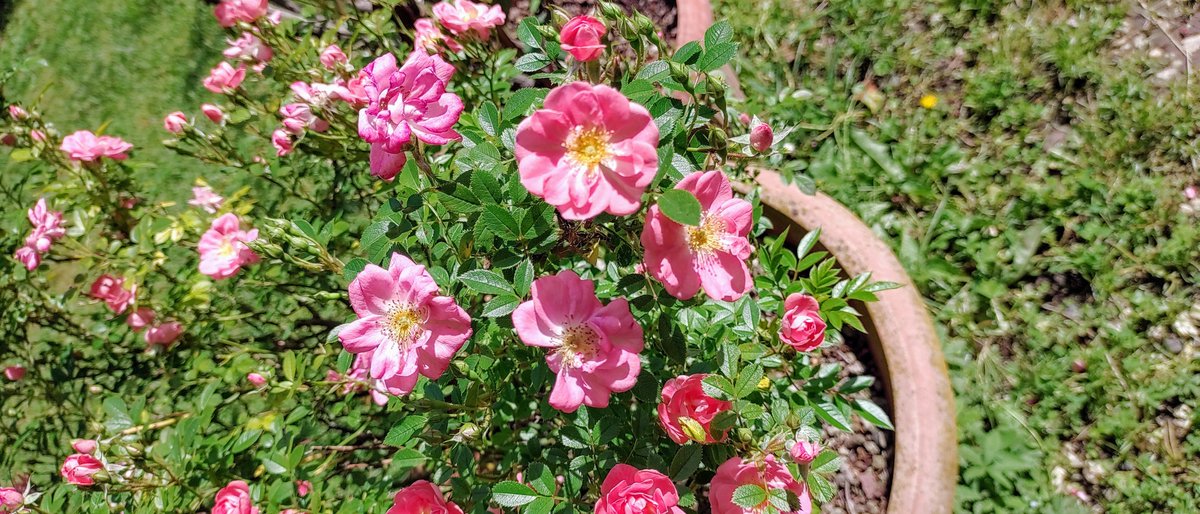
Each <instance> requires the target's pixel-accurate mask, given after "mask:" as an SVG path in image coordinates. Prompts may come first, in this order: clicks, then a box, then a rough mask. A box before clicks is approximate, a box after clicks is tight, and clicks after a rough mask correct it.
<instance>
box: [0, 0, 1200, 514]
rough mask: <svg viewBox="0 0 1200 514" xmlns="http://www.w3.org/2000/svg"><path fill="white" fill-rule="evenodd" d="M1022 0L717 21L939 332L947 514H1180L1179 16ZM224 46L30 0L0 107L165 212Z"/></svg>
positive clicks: (208, 36)
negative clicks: (952, 483)
mask: <svg viewBox="0 0 1200 514" xmlns="http://www.w3.org/2000/svg"><path fill="white" fill-rule="evenodd" d="M1027 3H1028V2H1017V3H1014V2H1008V1H1003V2H1002V1H999V0H993V1H987V0H958V1H942V2H917V1H912V0H890V1H886V2H885V1H878V0H871V1H868V0H847V1H839V2H820V1H816V0H724V1H721V2H718V11H719V13H720V15H723V16H724V17H726V18H728V19H730V20H731V21H732V22H733V24H734V26H735V27H736V30H737V33H738V36H737V39H738V40H740V41H741V42H742V49H743V50H742V51H743V53H744V54H745V55H748V56H749V57H750V58H751V59H749V60H747V61H745V62H742V64H743V66H742V67H741V68H740V69H738V70H737V71H738V72H739V75H740V77H741V78H742V86H743V88H744V89H745V91H746V93H747V96H748V98H749V100H748V101H747V104H746V105H745V108H746V109H747V110H749V111H753V112H762V113H771V115H772V118H771V119H772V121H773V122H774V123H775V124H776V125H777V126H780V125H799V127H800V129H799V130H797V131H795V132H793V133H792V135H791V136H790V138H789V140H788V141H787V143H788V145H789V149H790V150H789V152H790V153H791V154H792V155H790V156H789V157H790V158H788V159H786V161H785V162H782V163H780V164H781V166H786V167H790V168H792V169H796V170H801V169H802V170H806V172H807V174H808V175H809V176H811V177H812V178H813V179H815V181H816V184H817V187H819V188H820V189H822V190H823V191H825V192H827V193H829V194H831V195H833V196H834V197H836V198H838V199H840V200H841V201H843V202H844V203H846V204H847V205H848V206H850V207H851V209H853V210H854V211H855V212H857V213H858V214H859V215H860V216H862V217H863V219H865V220H866V221H867V222H868V223H869V224H871V225H872V226H874V227H875V228H876V230H877V231H878V232H879V233H880V234H881V235H882V236H884V237H885V238H886V239H887V240H888V241H890V242H891V243H892V246H893V248H894V250H895V251H896V253H897V254H898V255H899V256H900V257H901V260H902V261H903V262H904V263H905V265H906V266H907V267H908V269H909V272H910V273H911V274H912V276H913V278H914V279H915V280H916V282H917V284H918V285H919V287H920V288H921V291H922V292H923V293H924V295H925V297H926V298H927V302H928V305H929V308H930V310H931V311H932V312H933V313H934V315H935V317H936V318H937V321H938V323H939V328H940V329H941V330H942V333H943V341H944V344H945V348H946V352H947V356H948V359H949V361H950V363H951V373H952V375H953V381H954V385H955V389H956V394H957V398H958V402H959V413H958V422H959V439H960V443H961V448H960V456H961V469H962V476H961V479H960V488H959V495H958V501H959V506H958V509H959V511H960V512H997V511H1002V510H1003V511H1009V512H1047V513H1066V512H1087V511H1089V509H1104V510H1106V511H1107V512H1114V513H1123V512H1147V511H1150V512H1164V511H1165V512H1170V511H1186V510H1188V508H1189V507H1192V506H1193V505H1194V502H1195V498H1197V497H1200V475H1197V474H1196V473H1195V472H1194V469H1195V467H1194V464H1193V463H1194V462H1195V461H1196V460H1197V458H1198V457H1200V437H1198V436H1197V435H1196V434H1195V432H1193V431H1191V425H1192V422H1193V419H1194V417H1195V416H1194V414H1193V410H1192V409H1193V408H1194V405H1192V403H1193V402H1194V399H1195V398H1197V397H1198V396H1200V374H1198V373H1197V372H1198V371H1200V361H1197V359H1196V351H1197V342H1198V341H1197V331H1196V328H1195V327H1196V324H1197V323H1200V307H1194V302H1195V301H1196V298H1197V292H1198V291H1197V288H1196V286H1195V285H1194V284H1195V283H1196V279H1197V277H1198V276H1200V268H1198V267H1197V259H1196V256H1197V245H1198V244H1200V230H1198V229H1197V225H1196V215H1195V214H1193V213H1192V212H1193V211H1192V210H1191V209H1189V208H1188V207H1187V206H1186V205H1185V203H1186V198H1185V196H1184V194H1183V190H1184V188H1185V187H1187V186H1189V185H1191V184H1192V183H1193V182H1195V181H1197V180H1198V179H1200V176H1198V174H1197V169H1196V163H1197V162H1198V161H1200V147H1198V146H1197V143H1196V140H1197V139H1196V138H1197V122H1196V120H1195V116H1194V114H1193V109H1192V107H1193V106H1194V105H1195V98H1196V97H1195V94H1196V93H1195V92H1194V91H1189V85H1190V86H1191V89H1193V90H1194V89H1196V88H1197V87H1200V85H1195V84H1189V83H1188V82H1189V81H1188V80H1187V79H1186V75H1185V74H1186V70H1185V69H1181V70H1178V71H1176V72H1174V73H1171V72H1166V73H1164V72H1163V70H1164V69H1166V68H1168V66H1169V64H1170V63H1169V62H1168V61H1167V60H1165V59H1163V58H1162V57H1161V56H1160V54H1163V55H1168V56H1169V55H1171V52H1172V50H1171V47H1170V46H1168V45H1169V44H1170V43H1169V39H1168V38H1165V37H1163V34H1164V33H1170V34H1171V38H1175V39H1178V38H1179V37H1181V36H1182V35H1183V34H1184V32H1181V31H1180V30H1179V24H1181V23H1182V22H1185V21H1187V16H1188V14H1190V13H1189V12H1188V11H1186V10H1185V9H1184V8H1183V7H1182V4H1180V5H1179V6H1174V4H1171V3H1168V2H1164V3H1162V4H1163V5H1164V7H1160V8H1158V10H1155V11H1143V10H1142V7H1141V6H1140V5H1139V4H1137V3H1132V2H1111V3H1100V2H1065V3H1062V2H1033V3H1032V4H1033V6H1025V4H1027ZM1156 5H1157V4H1156ZM222 39H223V36H222V34H221V33H220V31H219V29H218V28H217V27H216V25H215V23H213V22H212V19H211V13H210V11H209V7H208V6H206V5H204V4H203V3H202V2H199V1H195V0H190V1H183V0H178V1H172V2H162V1H160V0H137V1H132V0H131V1H125V0H39V1H31V0H24V1H21V2H19V3H18V4H17V6H16V8H15V9H14V11H13V13H12V18H11V20H9V22H8V23H7V25H6V26H5V28H4V34H3V38H2V39H0V41H2V42H0V66H3V67H5V68H7V67H10V66H13V65H18V64H20V65H22V66H24V67H25V69H26V70H27V71H23V72H21V73H19V74H18V75H17V76H16V77H15V78H14V79H13V80H11V81H10V82H9V83H8V84H6V88H5V91H4V92H5V94H6V95H7V96H8V97H11V98H16V99H20V100H22V101H29V100H31V99H33V98H35V97H38V96H40V98H41V102H40V105H41V108H42V110H43V111H44V112H45V113H46V115H47V116H48V117H49V118H50V119H53V120H56V122H57V124H58V125H57V126H58V128H59V130H61V131H63V132H65V133H69V132H71V131H74V130H76V129H82V128H87V129H96V128H97V127H100V126H103V125H105V124H108V128H107V129H106V130H107V131H108V132H110V133H114V134H120V135H121V136H122V137H125V138H127V139H129V140H130V141H131V142H133V143H134V144H135V145H137V147H138V148H139V151H138V153H137V154H136V157H137V159H136V160H137V161H139V162H143V163H148V164H149V165H148V166H147V167H146V168H144V173H143V177H144V179H145V180H147V181H149V182H150V183H152V184H155V185H157V186H158V187H157V188H156V190H157V191H158V192H159V194H160V195H161V196H162V197H163V198H171V199H181V198H183V196H184V195H186V193H187V186H188V185H189V184H190V181H191V178H192V177H194V176H197V175H199V174H201V172H203V171H205V170H204V169H203V168H202V166H201V165H200V164H198V163H197V162H195V161H191V160H187V159H178V158H172V154H170V153H169V152H167V151H166V150H164V149H161V148H160V147H159V145H158V144H157V142H158V141H159V140H161V139H162V138H163V137H164V135H165V133H164V132H163V131H162V127H161V120H162V117H163V115H164V114H166V113H167V112H170V111H174V110H184V111H187V112H195V111H196V109H197V106H198V105H199V103H201V102H203V101H205V100H206V99H207V98H209V96H210V95H209V94H208V93H207V92H205V91H204V90H202V89H201V88H200V87H199V81H200V79H201V78H202V77H203V76H204V75H205V74H206V73H207V70H208V69H209V68H210V67H211V66H212V65H213V63H215V62H216V61H217V59H218V57H217V54H218V53H219V50H220V48H221V46H222V43H223V41H222ZM1164 43H1165V44H1164ZM739 62H741V61H739ZM1170 75H1173V76H1170ZM134 78H136V80H135V79H134ZM1194 79H1195V78H1194V77H1193V80H1192V81H1195V80H1194ZM924 97H927V98H924ZM923 98H924V102H922V99H923ZM1193 309H1195V311H1194V312H1196V315H1195V316H1192V315H1190V314H1188V313H1189V312H1193ZM1189 468H1190V469H1191V470H1192V471H1189Z"/></svg>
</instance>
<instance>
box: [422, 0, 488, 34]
mask: <svg viewBox="0 0 1200 514" xmlns="http://www.w3.org/2000/svg"><path fill="white" fill-rule="evenodd" d="M433 16H434V17H435V18H437V20H438V22H439V23H441V24H442V26H443V27H446V28H447V29H449V30H450V32H453V33H454V34H462V33H464V32H467V31H472V30H473V31H475V32H476V33H478V34H479V37H481V38H483V39H487V38H488V35H489V34H490V33H491V29H492V27H499V26H500V25H503V24H504V11H503V10H502V9H500V6H499V5H492V6H488V5H487V4H484V3H475V2H472V1H470V0H452V1H449V2H446V1H443V2H438V3H436V4H434V6H433Z"/></svg>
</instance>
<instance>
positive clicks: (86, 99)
mask: <svg viewBox="0 0 1200 514" xmlns="http://www.w3.org/2000/svg"><path fill="white" fill-rule="evenodd" d="M223 44H224V35H223V34H222V33H221V29H220V27H218V26H217V25H216V23H215V22H214V21H213V17H212V11H211V7H209V6H207V5H205V4H204V3H202V2H198V1H162V0H21V1H18V2H17V5H16V6H15V8H14V9H13V12H12V17H11V18H10V19H9V20H8V23H7V24H6V26H5V29H4V36H3V38H0V69H10V68H13V67H19V71H18V73H17V74H16V76H15V77H14V78H13V80H11V81H10V82H9V83H8V84H6V87H5V89H4V95H5V96H6V97H7V98H8V99H9V100H17V101H20V102H23V103H31V102H33V101H35V100H37V101H38V106H39V108H40V109H41V111H42V112H43V113H44V115H45V116H46V118H47V119H48V120H51V121H53V122H55V125H56V127H57V128H58V130H59V131H60V132H62V133H63V134H64V135H66V134H69V133H71V132H74V131H76V130H81V129H87V130H93V131H95V130H97V129H99V128H100V127H102V126H104V125H105V124H108V125H107V128H105V133H108V134H113V135H117V136H120V137H122V138H125V139H126V140H128V141H130V142H131V143H133V144H134V145H135V152H134V154H133V161H132V162H137V163H144V164H147V165H151V166H152V167H149V168H148V169H146V171H145V172H144V174H143V175H144V177H143V179H144V180H145V181H146V183H147V184H149V187H148V188H147V189H148V190H151V191H156V192H158V193H159V194H160V195H161V196H162V198H156V199H167V198H170V199H175V200H179V199H182V198H185V197H186V196H187V195H189V194H190V190H189V189H188V187H189V186H190V185H191V181H192V178H193V177H195V176H197V175H199V174H200V173H201V172H202V170H203V168H204V167H203V166H202V165H201V164H200V163H198V162H195V161H191V160H188V159H180V158H178V157H176V156H175V154H174V153H172V152H170V151H168V150H167V149H165V148H163V146H162V145H161V143H160V142H161V141H162V140H163V139H164V138H165V136H166V135H167V134H166V132H164V131H163V128H162V119H163V116H165V115H166V114H167V113H168V112H172V111H176V110H181V111H184V112H186V113H189V114H197V115H198V113H199V106H200V104H201V103H203V102H205V101H212V100H214V99H215V98H216V97H215V95H212V94H211V93H209V92H208V91H206V90H204V89H203V88H201V87H200V81H201V80H202V79H203V78H204V77H205V76H207V74H208V70H209V69H210V68H212V66H213V65H214V64H215V63H216V62H217V61H218V60H219V59H220V50H221V48H222V47H223Z"/></svg>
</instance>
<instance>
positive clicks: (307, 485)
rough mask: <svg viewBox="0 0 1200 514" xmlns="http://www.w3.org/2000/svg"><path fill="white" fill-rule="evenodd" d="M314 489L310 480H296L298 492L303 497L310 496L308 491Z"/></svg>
mask: <svg viewBox="0 0 1200 514" xmlns="http://www.w3.org/2000/svg"><path fill="white" fill-rule="evenodd" d="M310 490H312V482H309V481H308V480H297V481H296V494H297V495H298V496H300V497H301V498H303V497H305V496H308V491H310Z"/></svg>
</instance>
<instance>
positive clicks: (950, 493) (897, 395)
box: [676, 0, 958, 514]
mask: <svg viewBox="0 0 1200 514" xmlns="http://www.w3.org/2000/svg"><path fill="white" fill-rule="evenodd" d="M677 7H678V36H677V39H676V44H677V45H681V44H683V43H686V42H688V41H703V40H704V31H705V30H706V29H707V28H708V27H709V26H710V25H712V23H713V11H712V5H711V4H710V3H709V0H677ZM722 71H723V72H724V74H725V76H726V78H727V80H728V82H729V84H730V91H733V92H734V94H736V95H739V96H740V94H741V93H740V91H741V89H740V88H739V87H738V85H737V84H738V80H737V75H736V74H734V72H733V70H732V69H731V68H728V67H726V69H724V70H722ZM757 185H758V186H759V187H760V189H761V198H762V203H763V204H764V206H765V207H766V209H765V210H764V213H765V214H766V215H767V216H768V217H770V218H771V220H772V221H773V222H775V226H776V228H777V229H780V230H782V229H783V228H784V227H786V226H789V225H791V226H792V230H790V231H789V236H790V237H793V238H795V239H796V241H799V239H800V237H802V236H803V234H804V233H805V232H808V231H811V230H813V229H817V228H820V229H821V237H820V240H819V241H820V246H822V247H823V249H825V250H827V251H829V253H830V254H831V255H833V256H834V257H835V258H836V259H837V261H838V263H839V264H840V265H841V267H842V269H843V270H845V272H846V273H847V274H849V275H858V274H860V273H867V272H870V273H871V277H872V279H874V280H886V281H890V282H896V283H898V284H903V287H900V288H898V289H893V290H891V291H884V292H882V293H880V294H879V295H878V296H879V301H878V302H874V303H871V304H868V305H867V306H866V310H865V313H866V319H864V325H865V327H866V329H867V332H868V336H869V339H870V342H871V354H872V356H873V357H874V358H875V361H876V364H877V365H878V368H879V369H880V371H881V372H882V373H883V375H884V376H882V377H880V378H881V379H882V380H883V381H884V382H885V383H886V385H887V391H888V397H889V399H890V403H891V406H892V409H891V413H890V414H891V417H892V422H893V424H894V425H895V426H896V432H895V455H894V458H893V462H892V483H891V491H890V492H889V495H888V510H887V511H888V513H889V514H913V513H920V514H942V513H946V514H948V513H950V512H951V511H952V510H953V507H954V489H955V486H956V485H957V483H958V451H957V439H956V437H957V434H958V431H957V428H956V427H955V418H954V392H953V389H952V388H951V386H950V377H949V374H948V373H947V370H946V361H945V359H944V358H943V356H942V346H941V342H940V341H939V340H938V336H937V332H936V331H935V329H934V326H933V322H932V320H931V319H930V317H929V312H928V311H927V310H926V308H925V301H924V299H923V298H922V297H921V294H920V292H919V291H917V288H916V287H915V286H914V285H913V284H912V279H910V278H909V277H908V273H906V272H905V271H904V268H903V267H902V266H901V265H900V261H899V259H897V258H896V255H895V254H893V253H892V251H891V249H890V248H888V245H887V244H886V243H884V242H883V241H882V240H880V239H879V238H878V237H877V236H876V235H875V233H874V232H873V231H872V230H871V228H870V227H868V226H867V225H866V224H865V223H863V222H862V220H860V219H858V217H857V216H855V215H854V213H853V212H851V211H850V210H849V209H847V208H846V207H845V206H844V205H842V204H840V203H838V201H837V200H834V199H833V198H830V197H829V196H826V195H824V194H820V193H818V194H816V195H807V194H804V192H802V191H800V189H799V188H797V187H796V186H794V185H790V184H784V183H783V181H782V180H781V178H780V176H779V175H778V174H777V173H775V172H774V171H770V170H759V173H758V177H757ZM741 189H742V190H743V192H745V191H748V190H749V189H750V186H745V185H744V186H742V187H741ZM797 229H799V230H797Z"/></svg>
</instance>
